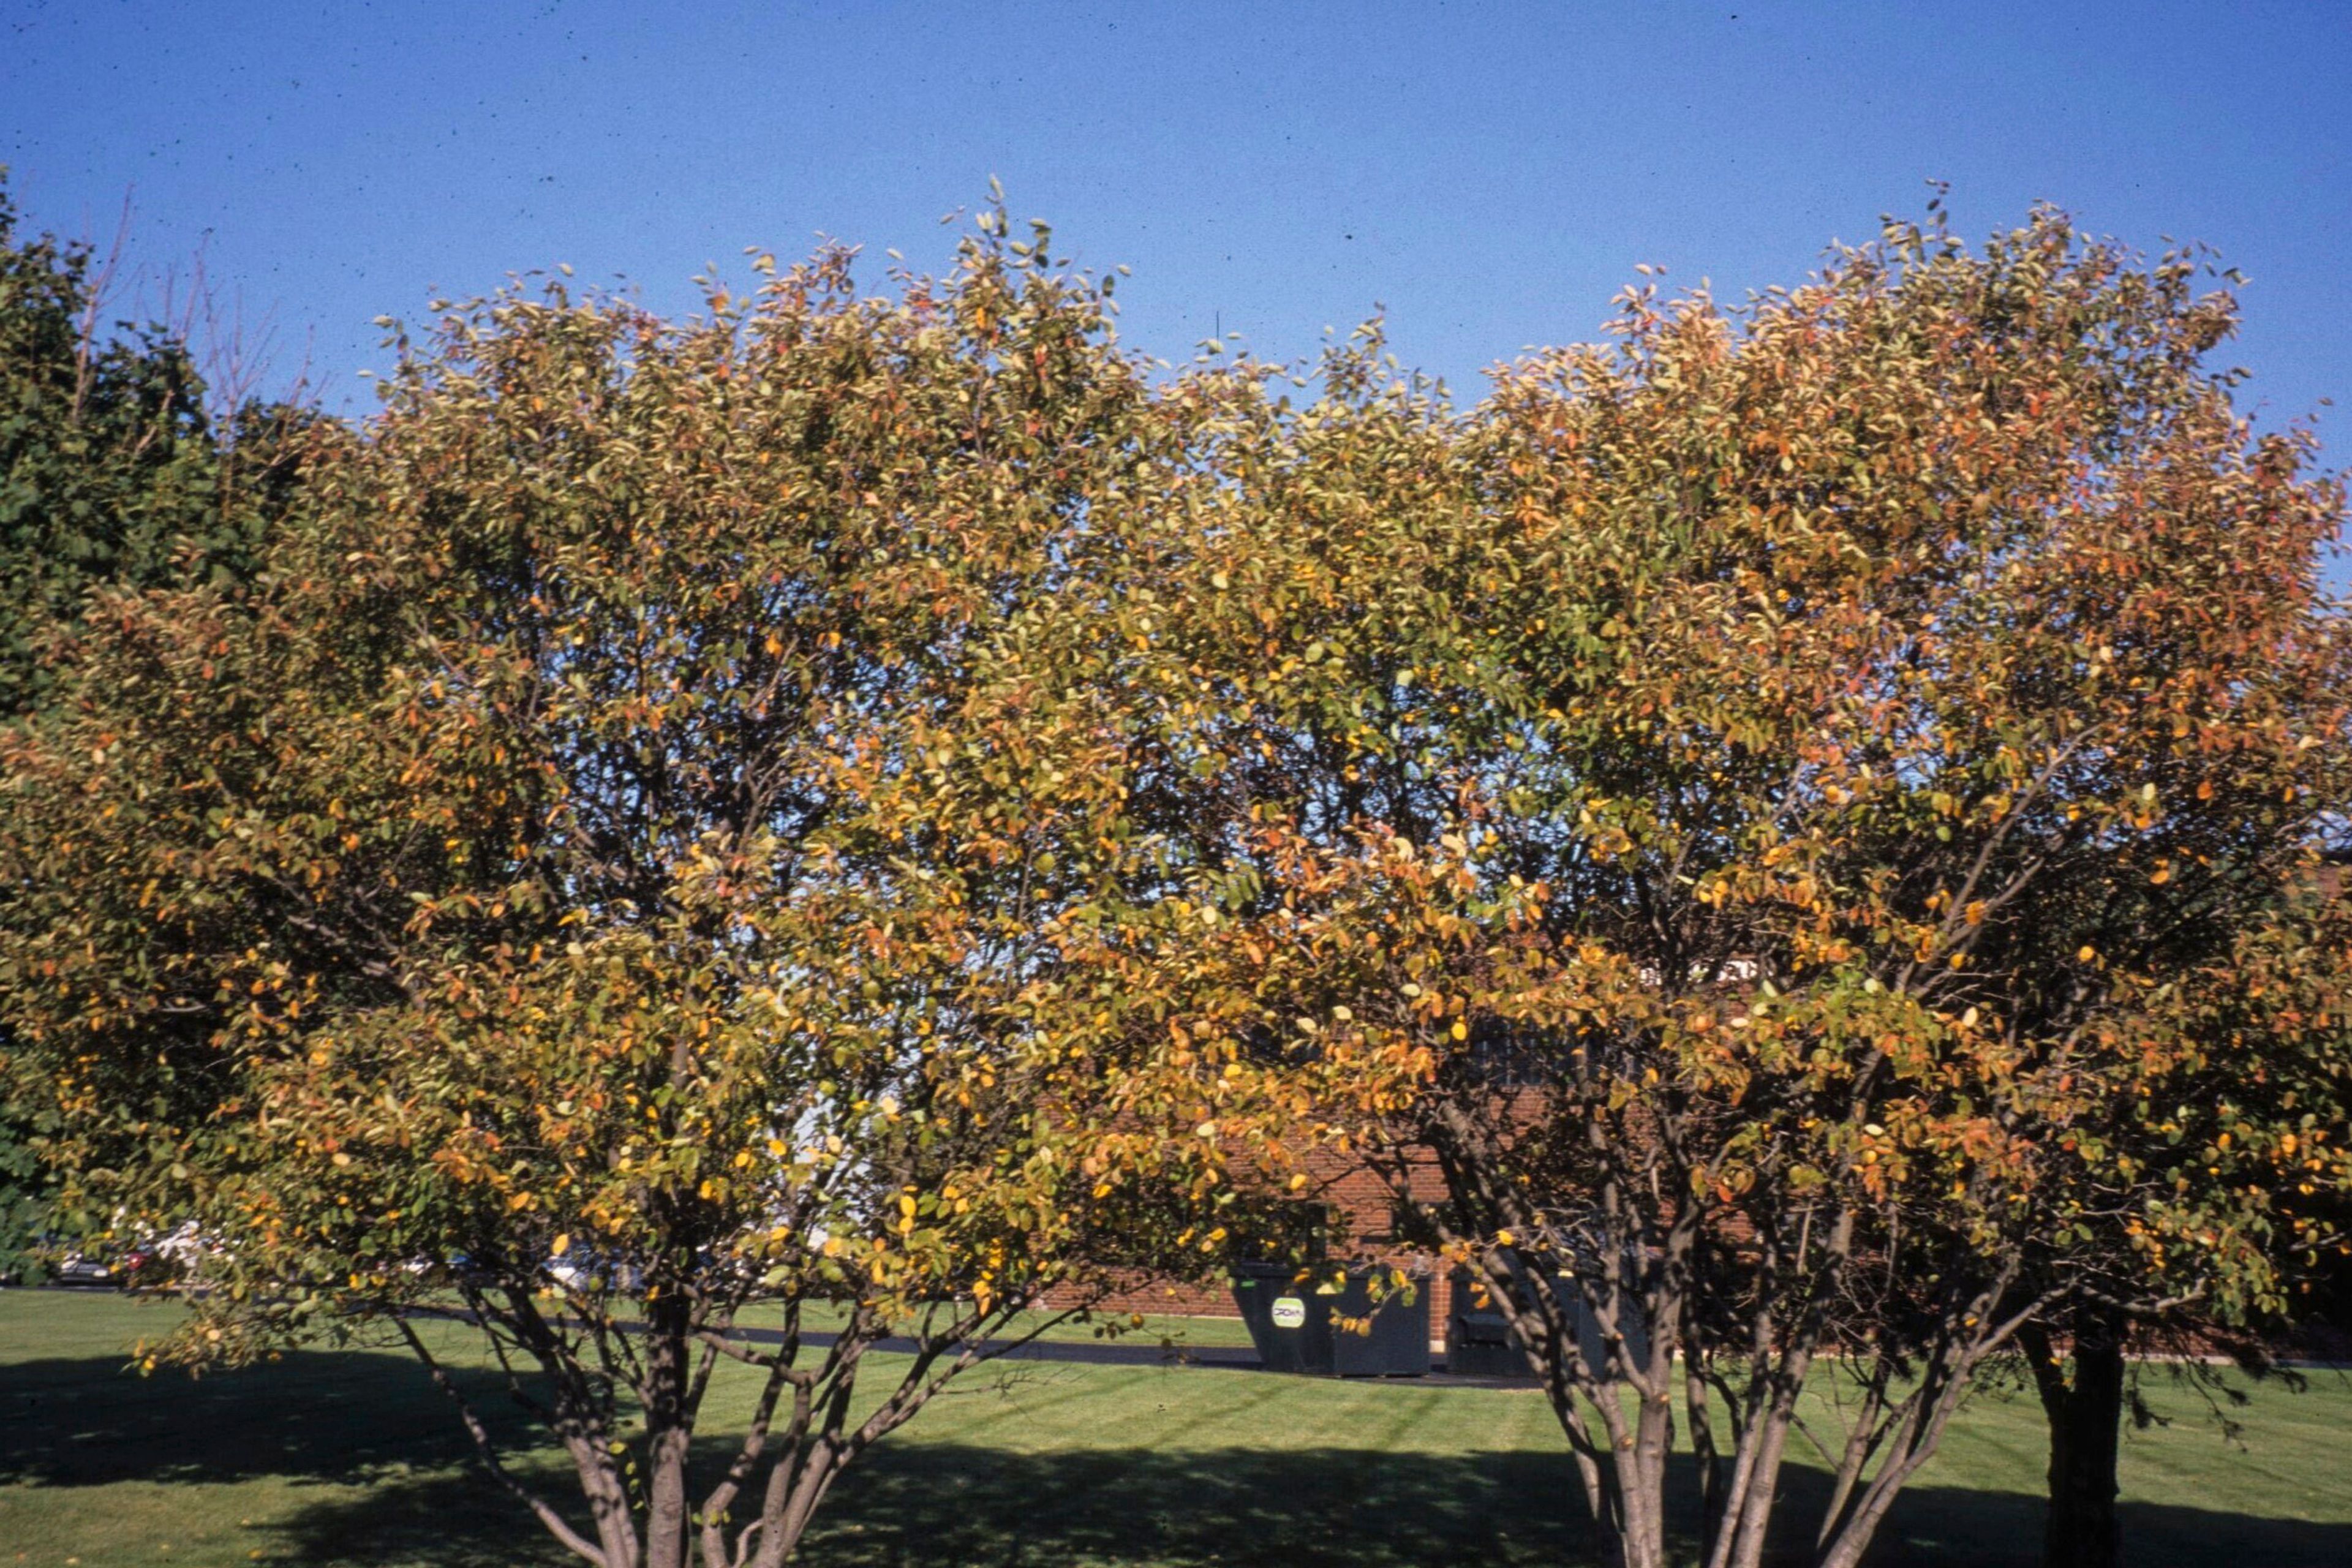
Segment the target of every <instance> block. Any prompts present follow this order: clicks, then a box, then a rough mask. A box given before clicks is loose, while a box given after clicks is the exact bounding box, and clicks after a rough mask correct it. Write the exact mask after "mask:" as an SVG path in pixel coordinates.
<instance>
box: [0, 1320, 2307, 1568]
mask: <svg viewBox="0 0 2352 1568" xmlns="http://www.w3.org/2000/svg"><path fill="white" fill-rule="evenodd" d="M165 1312H166V1310H163V1309H147V1308H142V1307H140V1306H138V1305H136V1304H133V1303H131V1302H128V1301H124V1300H121V1299H119V1298H110V1297H88V1296H67V1295H61V1294H58V1293H39V1294H27V1293H25V1292H21V1291H11V1292H0V1568H5V1565H6V1564H8V1563H17V1562H22V1563H47V1564H59V1563H67V1562H68V1561H69V1560H71V1559H75V1558H78V1559H79V1562H80V1563H82V1564H86V1565H88V1568H103V1565H105V1564H128V1563H142V1564H152V1563H214V1564H221V1565H224V1568H226V1565H228V1564H235V1563H247V1562H248V1561H254V1560H260V1561H273V1562H279V1563H320V1564H328V1563H372V1564H408V1563H416V1564H424V1563H433V1564H437V1565H444V1568H472V1565H477V1564H479V1565H484V1568H487V1565H488V1564H491V1563H522V1562H544V1563H556V1562H561V1561H564V1559H563V1558H562V1555H561V1554H560V1553H557V1552H552V1551H551V1550H550V1549H548V1548H546V1547H544V1546H543V1545H542V1544H541V1542H540V1540H539V1539H538V1538H537V1536H536V1535H535V1533H534V1531H535V1528H536V1527H535V1526H533V1525H532V1524H531V1523H530V1521H529V1520H528V1519H526V1518H522V1517H521V1516H520V1513H519V1511H518V1510H515V1509H514V1508H513V1507H512V1506H510V1505H509V1503H508V1502H507V1501H506V1500H504V1499H503V1498H502V1497H501V1496H499V1494H497V1493H496V1492H495V1491H493V1490H492V1489H489V1488H488V1486H487V1485H486V1484H485V1483H483V1482H482V1481H480V1480H479V1479H478V1478H477V1477H476V1476H475V1475H474V1474H473V1473H472V1472H471V1471H469V1470H468V1469H467V1467H466V1464H465V1447H464V1444H463V1441H462V1439H461V1438H459V1437H457V1434H456V1432H455V1428H454V1426H453V1425H452V1423H451V1421H450V1418H449V1415H448V1413H447V1411H446V1407H445V1406H444V1405H442V1404H441V1403H440V1401H439V1399H438V1396H437V1395H436V1394H433V1393H432V1392H431V1390H430V1389H429V1388H424V1387H420V1386H419V1380H418V1378H417V1376H416V1374H415V1371H414V1369H413V1368H412V1367H411V1366H409V1365H408V1364H407V1363H405V1362H404V1361H403V1360H401V1359H399V1358H396V1357H394V1356H393V1355H391V1354H388V1353H372V1352H360V1351H352V1352H309V1353H305V1354H301V1355H298V1356H295V1357H291V1358H289V1360H288V1361H286V1362H284V1363H279V1364H278V1365H275V1366H271V1367H267V1368H263V1369H259V1370H257V1371H255V1372H251V1373H238V1374H234V1375H229V1376H215V1377H208V1378H205V1379H204V1380H202V1381H200V1382H195V1383H193V1384H192V1383H191V1382H189V1381H188V1380H187V1379H186V1378H184V1377H183V1376H179V1375H176V1374H161V1375H158V1376H156V1377H152V1378H146V1379H142V1378H139V1377H137V1376H135V1375H132V1374H129V1373H125V1372H124V1371H123V1370H122V1369H123V1364H124V1354H123V1351H124V1347H126V1346H127V1345H128V1344H129V1343H130V1342H131V1341H132V1340H134V1339H136V1338H137V1337H139V1336H140V1335H141V1334H142V1333H147V1334H152V1333H154V1332H156V1331H158V1330H159V1329H160V1328H161V1327H162V1326H163V1325H164V1324H165V1322H166V1321H167V1320H166V1317H165ZM1155 1327H1157V1325H1155ZM458 1332H459V1331H457V1330H455V1329H452V1330H450V1331H449V1333H450V1335H451V1337H452V1342H453V1344H454V1343H455V1342H456V1341H455V1336H456V1335H457V1333H458ZM1201 1337H1202V1336H1199V1335H1195V1336H1194V1338H1195V1342H1199V1341H1200V1339H1201ZM745 1397H747V1394H746V1391H745V1390H744V1389H743V1387H742V1386H741V1384H740V1382H739V1383H737V1384H730V1385H729V1386H727V1387H726V1388H725V1389H724V1390H723V1391H722V1392H721V1394H716V1395H714V1401H715V1403H717V1404H718V1405H719V1408H717V1409H714V1411H713V1412H712V1416H713V1419H714V1421H715V1422H724V1421H726V1420H728V1419H729V1418H730V1417H732V1416H733V1415H735V1414H736V1412H738V1411H739V1410H740V1407H741V1405H742V1402H743V1400H744V1399H745ZM2158 1402H2159V1404H2161V1405H2166V1406H2168V1407H2169V1408H2170V1409H2172V1410H2174V1411H2176V1412H2177V1413H2178V1414H2179V1416H2180V1417H2181V1418H2180V1420H2179V1422H2178V1424H2177V1425H2175V1426H2173V1427H2171V1428H2170V1429H2168V1430H2159V1431H2157V1432H2154V1433H2151V1434H2147V1435H2144V1436H2135V1437H2133V1438H2132V1439H2131V1440H2130V1441H2129V1443H2128V1444H2127V1446H2126V1461H2125V1474H2124V1482H2125V1487H2126V1493H2127V1504H2126V1507H2127V1514H2128V1518H2129V1523H2130V1528H2131V1529H2132V1531H2133V1535H2134V1542H2133V1544H2134V1548H2135V1562H2136V1563H2140V1564H2142V1565H2143V1568H2163V1565H2165V1564H2189V1563H2211V1562H2226V1563H2233V1564H2240V1565H2242V1568H2297V1565H2305V1564H2307V1565H2310V1568H2319V1565H2321V1564H2336V1563H2346V1562H2352V1488H2347V1485H2346V1484H2345V1483H2346V1478H2347V1474H2352V1460H2347V1454H2352V1384H2347V1381H2346V1380H2345V1379H2343V1378H2341V1377H2338V1376H2336V1375H2335V1374H2327V1375H2325V1376H2322V1377H2320V1378H2319V1379H2317V1380H2316V1381H2315V1386H2314V1388H2313V1390H2312V1391H2311V1392H2310V1393H2308V1394H2304V1395H2301V1396H2295V1395H2292V1394H2286V1393H2285V1392H2284V1391H2276V1390H2270V1389H2265V1390H2263V1391H2262V1392H2260V1393H2259V1394H2256V1395H2255V1397H2254V1399H2253V1402H2252V1404H2251V1405H2249V1406H2248V1407H2247V1408H2246V1409H2245V1410H2244V1411H2242V1412H2241V1413H2240V1415H2241V1418H2242V1420H2243V1421H2244V1423H2245V1435H2244V1447H2242V1448H2238V1447H2230V1446H2228V1445H2226V1444H2224V1443H2223V1442H2222V1441H2221V1439H2220V1438H2219V1437H2217V1436H2215V1435H2214V1433H2213V1431H2212V1430H2211V1428H2210V1426H2208V1425H2207V1424H2206V1423H2205V1422H2204V1421H2203V1420H2202V1419H2201V1417H2200V1415H2199V1412H2200V1410H2201V1405H2200V1402H2199V1401H2198V1400H2197V1399H2196V1397H2195V1396H2194V1395H2191V1394H2185V1393H2184V1394H2172V1395H2169V1396H2165V1395H2163V1394H2159V1401H2158ZM507 1430H508V1435H509V1436H510V1437H514V1438H519V1439H521V1440H523V1441H525V1442H528V1441H529V1438H530V1434H529V1433H528V1432H526V1431H522V1430H520V1429H518V1428H516V1427H513V1426H509V1427H508V1429H507ZM2041 1458H2042V1449H2041V1436H2040V1432H2039V1429H2038V1416H2037V1413H2036V1412H2035V1411H2034V1410H2033V1408H2032V1405H2031V1404H2030V1402H2027V1401H2023V1400H2010V1401H2001V1400H1998V1399H1994V1400H1987V1401H1983V1402H1980V1403H1979V1404H1978V1405H1976V1406H1975V1407H1974V1408H1973V1409H1971V1410H1970V1411H1969V1413H1968V1415H1966V1417H1965V1418H1964V1422H1963V1425H1962V1426H1961V1428H1960V1429H1959V1430H1958V1432H1957V1433H1956V1434H1955V1436H1954V1437H1953V1438H1952V1440H1951V1443H1950V1445H1949V1447H1948V1451H1947V1453H1946V1455H1945V1456H1944V1457H1943V1458H1940V1459H1939V1460H1938V1461H1937V1464H1936V1465H1935V1467H1934V1468H1931V1469H1930V1471H1929V1472H1928V1473H1927V1476H1926V1477H1925V1478H1924V1480H1923V1482H1922V1483H1921V1484H1920V1485H1919V1486H1918V1487H1916V1489H1914V1491H1913V1493H1911V1494H1910V1495H1908V1496H1907V1497H1906V1501H1905V1503H1904V1504H1903V1505H1902V1507H1901V1509H1900V1510H1898V1514H1897V1516H1896V1527H1895V1529H1894V1530H1892V1531H1890V1532H1889V1538H1888V1539H1887V1540H1886V1541H1885V1542H1884V1548H1885V1549H1884V1550H1883V1551H1882V1552H1881V1553H1880V1558H1879V1561H1880V1562H1881V1563H1889V1564H1892V1563H1920V1564H1938V1565H1944V1564H1948V1565H1954V1568H1957V1565H1959V1564H1970V1565H1974V1564H1995V1565H1997V1564H2005V1563H2017V1564H2021V1565H2022V1564H2028V1563H2032V1560H2033V1552H2032V1540H2033V1537H2034V1533H2035V1531H2036V1530H2037V1529H2038V1523H2039V1516H2040V1509H2039V1502H2038V1500H2037V1485H2036V1483H2037V1480H2038V1470H2039V1467H2040V1464H2041ZM541 1462H542V1463H543V1462H544V1460H543V1459H542V1461H541ZM547 1479H549V1480H550V1481H551V1482H552V1483H554V1485H555V1486H557V1487H561V1486H562V1481H563V1477H562V1475H561V1474H560V1473H556V1472H554V1471H552V1470H550V1471H549V1472H548V1474H547ZM1794 1484H1795V1485H1796V1486H1797V1487H1799V1488H1800V1489H1811V1487H1812V1486H1813V1478H1811V1476H1804V1477H1800V1478H1799V1479H1798V1480H1797V1481H1796V1482H1795V1483H1794ZM1579 1514H1580V1507H1579V1505H1577V1504H1576V1503H1575V1502H1574V1500H1573V1497H1572V1494H1571V1492H1570V1476H1569V1473H1568V1469H1567V1466H1566V1463H1565V1460H1564V1458H1563V1457H1562V1453H1561V1448H1560V1443H1559V1436H1558V1434H1557V1432H1556V1430H1555V1429H1554V1428H1553V1427H1552V1426H1551V1421H1550V1416H1549V1413H1548V1412H1547V1411H1546V1410H1545V1408H1544V1406H1543V1405H1542V1402H1541V1401H1540V1400H1539V1399H1538V1398H1536V1397H1534V1396H1532V1395H1530V1394H1522V1393H1514V1392H1501V1391H1494V1390H1485V1389H1469V1388H1441V1387H1430V1386H1427V1385H1416V1384H1335V1383H1328V1382H1318V1381H1310V1380H1300V1379H1291V1378H1279V1377H1274V1376H1270V1375H1267V1374H1263V1373H1244V1372H1233V1371H1219V1370H1210V1369H1191V1370H1168V1369H1160V1368H1147V1367H1137V1368H1125V1367H1080V1366H1068V1365H1038V1366H1031V1367H1026V1368H1023V1369H1019V1370H1018V1371H1016V1372H1014V1373H1011V1374H1010V1375H1009V1376H1006V1377H996V1376H990V1377H987V1378H986V1379H984V1380H976V1381H972V1382H970V1383H968V1384H965V1385H964V1386H962V1387H961V1388H959V1389H958V1390H957V1391H956V1392H954V1393H952V1394H950V1395H948V1396H945V1397H944V1398H942V1400H941V1401H940V1403H939V1405H936V1406H934V1407H933V1408H932V1409H931V1410H929V1411H928V1412H926V1413H925V1414H924V1415H922V1416H921V1417H919V1419H918V1420H917V1421H916V1423H915V1424H914V1425H913V1426H910V1427H908V1429H907V1430H906V1431H905V1432H904V1433H902V1434H900V1435H899V1436H898V1437H897V1438H894V1439H893V1440H892V1441H891V1442H890V1443H889V1444H887V1445H886V1447H885V1448H884V1450H883V1451H881V1452H879V1453H877V1456H876V1457H875V1458H873V1460H871V1461H870V1462H869V1464H868V1465H867V1466H866V1468H863V1469H862V1470H861V1471H859V1472H858V1473H856V1474H854V1475H853V1476H852V1477H851V1479H849V1480H847V1481H845V1483H844V1484H843V1488H842V1489H841V1491H840V1493H839V1494H837V1500H836V1501H835V1504H834V1505H832V1506H831V1507H830V1508H829V1509H828V1511H827V1514H826V1516H825V1518H824V1521H822V1522H821V1524H820V1526H819V1530H818V1532H817V1533H816V1535H815V1536H814V1538H813V1540H812V1542H811V1543H810V1548H809V1551H808V1552H807V1554H806V1560H807V1561H809V1562H811V1563H817V1564H827V1563H845V1564H856V1565H859V1568H866V1565H871V1568H881V1565H883V1564H894V1565H903V1568H950V1565H953V1564H963V1563H1002V1564H1015V1563H1018V1564H1037V1565H1040V1568H1043V1565H1045V1564H1062V1563H1100V1564H1112V1563H1118V1564H1129V1565H1136V1568H1140V1565H1144V1564H1153V1565H1164V1568H1175V1565H1179V1564H1182V1565H1187V1568H1189V1565H1192V1564H1205V1563H1257V1562H1269V1563H1271V1562H1282V1563H1295V1564H1306V1565H1324V1564H1328V1565H1331V1568H1339V1565H1341V1564H1345V1565H1347V1568H1390V1565H1391V1564H1393V1565H1397V1568H1402V1565H1403V1564H1406V1563H1415V1564H1428V1563H1457V1562H1466V1561H1474V1560H1475V1561H1481V1562H1485V1563H1564V1562H1565V1563H1581V1562H1586V1561H1589V1560H1590V1558H1589V1551H1588V1542H1587V1536H1586V1533H1585V1531H1584V1529H1583V1527H1582V1525H1581V1524H1580V1522H1579ZM167 1547H168V1549H167Z"/></svg>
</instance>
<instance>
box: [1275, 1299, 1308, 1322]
mask: <svg viewBox="0 0 2352 1568" xmlns="http://www.w3.org/2000/svg"><path fill="white" fill-rule="evenodd" d="M1306 1321H1307V1303H1306V1302H1304V1301H1302V1300H1299V1299H1298V1298H1297V1297H1296V1296H1277V1297H1276V1298H1275V1300H1274V1326H1275V1327H1276V1328H1277V1329H1295V1328H1297V1327H1299V1326H1301V1325H1302V1324H1304V1323H1305V1322H1306Z"/></svg>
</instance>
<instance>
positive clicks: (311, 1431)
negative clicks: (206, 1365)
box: [0, 1351, 537, 1487]
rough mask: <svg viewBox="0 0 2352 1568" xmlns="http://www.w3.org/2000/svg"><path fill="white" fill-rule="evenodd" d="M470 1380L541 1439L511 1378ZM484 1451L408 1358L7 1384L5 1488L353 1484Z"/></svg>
mask: <svg viewBox="0 0 2352 1568" xmlns="http://www.w3.org/2000/svg"><path fill="white" fill-rule="evenodd" d="M458 1381H459V1383H460V1384H461V1386H463V1387H465V1388H466V1391H467V1398H468V1399H469V1400H470V1401H471V1402H472V1403H473V1404H474V1405H475V1407H476V1408H477V1409H478V1411H480V1412H481V1414H482V1415H483V1417H484V1419H485V1421H486V1422H487V1423H488V1425H489V1426H490V1427H491V1429H492V1430H493V1432H495V1433H496V1434H498V1435H499V1437H500V1438H501V1439H502V1440H503V1441H506V1442H509V1443H514V1442H520V1443H523V1444H530V1443H531V1442H534V1441H536V1440H537V1436H536V1434H534V1433H533V1432H532V1431H531V1430H530V1422H529V1421H528V1420H527V1419H526V1418H525V1417H524V1416H523V1415H522V1414H521V1413H520V1411H518V1410H516V1409H515V1408H514V1406H513V1405H512V1403H511V1402H510V1401H509V1399H508V1398H507V1396H506V1393H505V1387H504V1384H502V1383H501V1382H500V1381H499V1380H498V1379H497V1378H495V1377H492V1376H486V1375H482V1374H467V1373H460V1374H459V1378H458ZM471 1451H472V1448H471V1445H470V1444H469V1443H468V1442H467V1438H466V1436H465V1434H464V1432H463V1431H462V1430H461V1429H460V1428H459V1426H458V1425H457V1420H456V1417H455V1415H453V1413H452V1411H451V1408H450V1405H449V1402H448V1400H447V1399H446V1397H445V1396H443V1395H442V1394H440V1393H439V1392H437V1391H436V1389H434V1387H433V1386H432V1385H431V1384H430V1383H428V1382H427V1381H426V1380H425V1376H424V1375H423V1373H421V1372H420V1371H419V1370H418V1369H417V1366H416V1364H415V1363H414V1362H412V1361H409V1360H407V1359H406V1358H404V1357H402V1356H397V1355H388V1354H382V1353H373V1354H372V1353H364V1352H359V1353H355V1352H349V1351H343V1352H332V1351H301V1352H291V1353H289V1354H287V1355H285V1356H283V1357H281V1358H280V1359H278V1360H277V1361H275V1362H269V1363H263V1364H261V1365H259V1366H254V1367H248V1368H243V1369H240V1370H237V1371H233V1372H212V1373H205V1375H204V1376H202V1377H191V1376H189V1375H188V1374H187V1373H184V1372H182V1371H179V1370H177V1369H173V1368H165V1369H161V1370H158V1371H157V1372H155V1373H152V1374H150V1375H147V1376H142V1375H140V1373H138V1372H136V1371H135V1370H133V1369H132V1368H131V1366H130V1365H129V1364H128V1363H127V1361H126V1360H125V1358H123V1357H121V1356H89V1357H76V1358H71V1359H57V1360H47V1361H29V1362H17V1363H12V1364H10V1365H9V1366H8V1367H7V1368H6V1372H5V1381H0V1484H8V1483H16V1484H32V1485H37V1486H56V1487H83V1486H104V1485H107V1484H109V1483H110V1482H114V1481H124V1480H146V1481H165V1482H174V1481H178V1482H206V1481H234V1480H242V1479H250V1478H252V1477H256V1476H283V1477H294V1478H299V1479H306V1480H321V1481H344V1482H350V1481H359V1480H365V1479H370V1478H371V1477H373V1476H374V1475H376V1474H378V1473H380V1472H382V1471H383V1470H385V1469H386V1468H397V1469H402V1470H405V1469H407V1468H415V1467H423V1468H437V1467H446V1466H450V1465H456V1464H461V1463H463V1462H464V1461H465V1460H466V1459H467V1457H468V1456H469V1454H470V1453H471Z"/></svg>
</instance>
